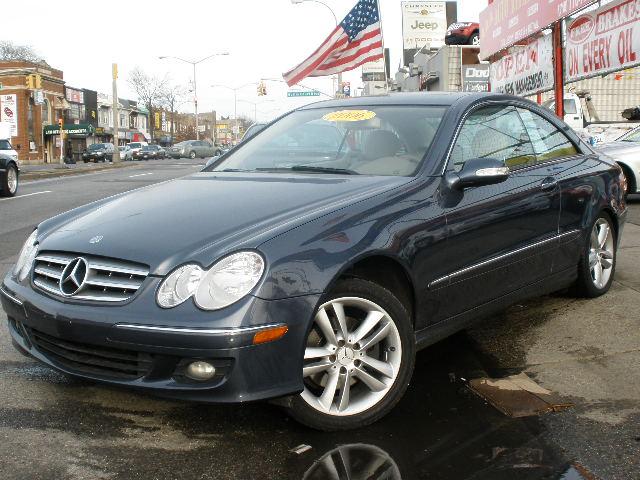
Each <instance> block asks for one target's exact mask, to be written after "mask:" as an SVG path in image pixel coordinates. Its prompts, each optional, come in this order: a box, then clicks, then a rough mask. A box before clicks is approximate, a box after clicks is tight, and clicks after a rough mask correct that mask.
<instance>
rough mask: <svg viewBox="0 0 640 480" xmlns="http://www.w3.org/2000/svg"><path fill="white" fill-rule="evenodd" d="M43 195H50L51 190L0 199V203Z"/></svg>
mask: <svg viewBox="0 0 640 480" xmlns="http://www.w3.org/2000/svg"><path fill="white" fill-rule="evenodd" d="M43 193H51V190H45V191H43V192H34V193H26V194H24V195H20V196H18V197H9V198H2V199H0V202H4V201H6V200H17V199H19V198H24V197H31V196H33V195H42V194H43Z"/></svg>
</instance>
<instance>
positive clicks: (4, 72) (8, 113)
mask: <svg viewBox="0 0 640 480" xmlns="http://www.w3.org/2000/svg"><path fill="white" fill-rule="evenodd" d="M33 74H38V75H40V78H41V80H42V85H41V88H40V89H37V90H36V89H30V88H28V87H27V77H28V76H29V75H33ZM68 106H69V105H68V102H67V101H66V100H65V96H64V79H63V73H62V71H61V70H57V69H55V68H51V67H50V66H48V65H46V64H36V63H31V62H25V61H0V111H2V115H0V121H11V122H12V125H13V127H12V130H13V131H12V138H11V144H12V145H13V148H15V150H16V151H17V152H18V158H19V159H20V160H21V161H37V160H43V159H44V160H45V161H46V162H52V161H53V162H57V161H59V160H58V159H59V157H60V137H59V136H56V135H47V136H45V135H44V130H45V129H44V127H45V126H46V125H51V124H55V123H57V121H58V119H59V118H63V114H64V111H65V110H67V109H68Z"/></svg>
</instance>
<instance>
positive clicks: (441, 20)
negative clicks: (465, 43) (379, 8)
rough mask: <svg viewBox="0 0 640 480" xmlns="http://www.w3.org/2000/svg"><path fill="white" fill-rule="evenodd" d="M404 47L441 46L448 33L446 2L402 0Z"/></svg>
mask: <svg viewBox="0 0 640 480" xmlns="http://www.w3.org/2000/svg"><path fill="white" fill-rule="evenodd" d="M400 3H401V5H402V38H403V41H404V49H405V50H410V49H419V48H422V47H424V46H427V47H428V48H440V47H442V46H443V45H444V37H445V35H446V34H447V6H446V2H400Z"/></svg>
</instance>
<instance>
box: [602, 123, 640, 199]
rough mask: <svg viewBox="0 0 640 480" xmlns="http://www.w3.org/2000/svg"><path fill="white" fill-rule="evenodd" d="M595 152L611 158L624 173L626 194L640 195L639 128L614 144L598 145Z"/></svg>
mask: <svg viewBox="0 0 640 480" xmlns="http://www.w3.org/2000/svg"><path fill="white" fill-rule="evenodd" d="M596 150H598V151H599V152H602V153H604V154H606V155H608V156H610V157H611V158H613V159H614V160H615V161H616V162H617V163H618V165H620V167H621V168H622V170H623V171H624V176H625V178H626V179H627V191H626V192H627V194H630V193H640V126H638V127H636V128H634V129H633V130H631V131H629V132H627V133H625V134H624V135H622V136H621V137H620V138H618V139H616V140H615V141H614V142H609V143H603V144H602V145H598V146H597V147H596Z"/></svg>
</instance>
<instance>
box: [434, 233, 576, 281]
mask: <svg viewBox="0 0 640 480" xmlns="http://www.w3.org/2000/svg"><path fill="white" fill-rule="evenodd" d="M578 233H580V230H571V231H569V232H564V233H561V234H560V235H554V236H553V237H550V238H547V239H545V240H540V241H539V242H536V243H532V244H531V245H527V246H526V247H520V248H517V249H515V250H512V251H510V252H507V253H503V254H502V255H498V256H497V257H492V258H489V259H487V260H483V261H481V262H478V263H475V264H473V265H470V266H468V267H465V268H461V269H460V270H456V271H455V272H452V273H449V274H448V275H445V276H443V277H440V278H436V279H435V280H433V281H432V282H431V283H429V285H427V288H428V289H432V288H434V287H437V286H438V284H440V283H443V282H446V281H447V280H451V279H452V278H455V277H459V276H461V275H464V274H465V273H468V272H471V271H473V270H477V269H479V268H482V267H484V266H486V265H490V264H492V263H495V262H499V261H500V260H504V259H505V258H509V257H511V256H513V255H517V254H519V253H523V252H526V251H527V250H533V249H535V248H538V247H541V246H543V245H546V244H548V243H553V242H559V241H560V240H561V239H562V238H564V237H569V236H572V235H576V234H578Z"/></svg>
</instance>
